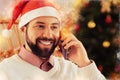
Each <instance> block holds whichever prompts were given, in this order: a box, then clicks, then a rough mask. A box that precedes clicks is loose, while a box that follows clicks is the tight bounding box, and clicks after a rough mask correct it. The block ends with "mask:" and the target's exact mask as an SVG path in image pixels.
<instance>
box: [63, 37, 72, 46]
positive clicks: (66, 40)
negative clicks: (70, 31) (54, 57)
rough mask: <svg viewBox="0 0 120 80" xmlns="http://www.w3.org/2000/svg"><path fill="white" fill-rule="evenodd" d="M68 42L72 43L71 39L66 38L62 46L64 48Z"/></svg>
mask: <svg viewBox="0 0 120 80" xmlns="http://www.w3.org/2000/svg"><path fill="white" fill-rule="evenodd" d="M70 41H72V38H71V37H68V38H66V39H65V40H64V41H63V42H62V46H65V45H66V44H68V43H69V42H70Z"/></svg>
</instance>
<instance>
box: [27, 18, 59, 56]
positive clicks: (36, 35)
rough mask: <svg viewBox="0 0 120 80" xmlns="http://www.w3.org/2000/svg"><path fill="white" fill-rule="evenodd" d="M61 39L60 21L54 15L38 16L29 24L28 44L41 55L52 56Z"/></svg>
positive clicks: (35, 52) (36, 53) (34, 51)
mask: <svg viewBox="0 0 120 80" xmlns="http://www.w3.org/2000/svg"><path fill="white" fill-rule="evenodd" d="M59 39H60V22H59V21H58V20H57V19H56V18H54V17H38V18H35V19H34V20H32V21H30V23H29V24H28V25H27V28H26V42H27V45H28V46H29V48H30V50H31V51H32V52H33V53H34V54H35V55H37V56H39V57H42V58H48V57H50V55H51V54H52V53H53V51H54V49H55V47H56V46H57V44H58V41H59Z"/></svg>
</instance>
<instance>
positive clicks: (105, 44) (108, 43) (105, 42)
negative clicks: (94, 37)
mask: <svg viewBox="0 0 120 80" xmlns="http://www.w3.org/2000/svg"><path fill="white" fill-rule="evenodd" d="M102 45H103V47H105V48H108V47H110V42H109V41H107V40H105V41H103V43H102Z"/></svg>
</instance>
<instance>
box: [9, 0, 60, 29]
mask: <svg viewBox="0 0 120 80" xmlns="http://www.w3.org/2000/svg"><path fill="white" fill-rule="evenodd" d="M19 15H21V17H20V21H19V24H18V27H19V28H22V27H23V26H24V25H26V24H27V23H28V22H30V21H31V20H32V19H34V18H37V17H40V16H52V17H55V18H57V19H58V20H59V21H60V22H61V19H60V13H59V11H58V9H57V8H56V6H55V5H53V3H51V2H50V1H48V0H21V1H20V3H19V4H18V5H17V6H16V7H15V8H14V10H13V14H12V19H11V21H10V23H9V24H8V27H7V28H8V29H10V28H11V27H12V25H13V24H14V22H15V21H16V19H17V18H18V17H19Z"/></svg>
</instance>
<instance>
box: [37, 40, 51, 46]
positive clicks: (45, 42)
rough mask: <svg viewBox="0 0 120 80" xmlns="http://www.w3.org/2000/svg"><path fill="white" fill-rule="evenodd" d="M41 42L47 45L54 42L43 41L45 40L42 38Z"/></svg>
mask: <svg viewBox="0 0 120 80" xmlns="http://www.w3.org/2000/svg"><path fill="white" fill-rule="evenodd" d="M39 42H40V43H42V44H43V45H45V46H48V45H51V44H52V43H53V42H52V41H43V40H40V41H39Z"/></svg>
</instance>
